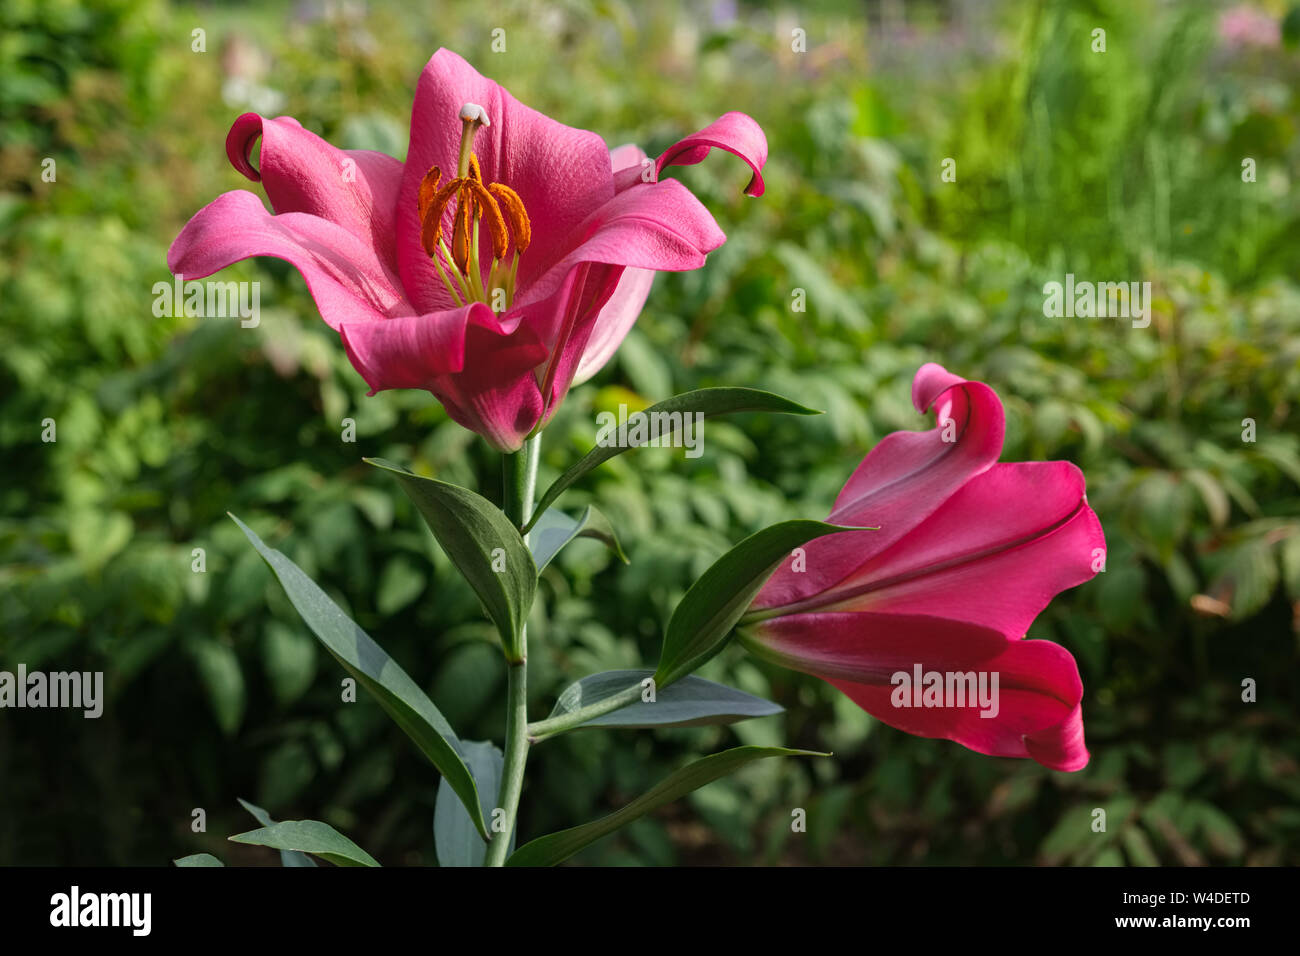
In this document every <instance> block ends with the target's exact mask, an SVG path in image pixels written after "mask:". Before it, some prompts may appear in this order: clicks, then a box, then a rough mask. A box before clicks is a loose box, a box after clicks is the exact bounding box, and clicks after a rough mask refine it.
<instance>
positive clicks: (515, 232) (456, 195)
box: [167, 50, 767, 451]
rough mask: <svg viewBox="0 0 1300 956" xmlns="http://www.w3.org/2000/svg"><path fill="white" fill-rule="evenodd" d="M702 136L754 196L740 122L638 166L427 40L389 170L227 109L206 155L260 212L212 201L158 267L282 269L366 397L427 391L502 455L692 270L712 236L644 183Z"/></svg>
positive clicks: (752, 130) (753, 158) (240, 198)
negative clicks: (238, 177)
mask: <svg viewBox="0 0 1300 956" xmlns="http://www.w3.org/2000/svg"><path fill="white" fill-rule="evenodd" d="M259 136H260V137H261V151H260V160H259V162H258V164H257V166H256V167H255V166H254V165H253V162H252V161H251V158H250V153H251V151H252V148H253V146H254V145H255V143H256V141H257V139H258V137H259ZM714 147H718V148H721V149H724V150H727V151H729V152H732V153H735V154H736V155H737V156H740V157H741V158H742V159H744V160H745V161H746V162H747V163H748V164H749V165H750V167H751V169H752V178H751V179H750V182H749V185H748V187H747V188H746V190H745V191H746V192H747V193H748V194H749V195H752V196H758V195H761V194H762V192H763V180H762V175H761V170H762V167H763V164H764V163H765V162H766V160H767V141H766V139H765V138H764V136H763V132H762V130H760V129H759V127H758V124H756V123H755V122H754V121H753V120H752V119H750V118H749V117H748V116H745V115H744V114H742V113H727V114H725V115H723V116H722V117H721V118H719V119H718V120H716V121H714V122H713V123H711V124H710V125H709V126H707V127H705V128H704V129H703V130H700V131H699V132H698V133H696V134H694V135H692V136H688V137H687V138H686V139H683V140H681V141H680V142H678V143H676V144H675V145H673V146H671V147H670V148H669V149H667V150H665V151H664V153H663V154H662V155H660V156H659V158H658V159H657V160H655V161H653V162H651V161H649V160H648V159H646V158H645V156H644V154H643V153H641V152H640V150H638V149H636V148H635V147H620V148H619V149H616V150H614V151H612V152H611V151H610V149H609V148H608V147H607V146H606V144H605V143H604V141H603V140H602V139H601V138H600V137H599V136H597V135H596V134H595V133H591V132H587V131H585V130H580V129H573V128H571V127H568V126H564V125H562V124H560V123H558V122H556V121H554V120H552V119H550V118H548V117H546V116H543V115H542V114H541V113H538V112H537V111H535V110H532V109H529V108H528V107H526V106H524V105H522V104H521V103H519V102H518V101H517V100H516V99H515V98H514V97H512V96H511V95H510V94H509V93H508V92H506V91H505V90H504V89H503V88H502V87H500V86H499V85H497V84H496V83H494V82H493V81H491V80H489V79H487V78H485V77H483V76H481V75H479V73H478V72H477V71H475V70H474V68H473V67H471V66H470V65H469V64H468V63H466V62H465V61H464V60H462V59H461V58H460V57H458V56H457V55H456V54H454V53H452V52H450V51H448V50H439V51H438V52H437V53H436V54H435V55H434V56H433V58H432V59H431V60H430V61H429V63H428V64H427V65H426V66H425V68H424V71H423V73H422V74H421V76H420V81H419V85H418V87H417V89H416V94H415V103H414V107H413V109H412V112H411V137H410V145H409V147H408V149H407V155H406V161H405V162H401V161H399V160H397V159H394V158H392V157H391V156H386V155H384V154H382V153H376V152H370V151H358V150H349V151H345V150H339V149H336V148H335V147H333V146H331V145H330V144H329V143H327V142H325V141H324V140H322V139H321V138H320V137H318V136H316V135H314V134H313V133H309V132H308V131H306V130H304V129H303V128H302V127H301V126H300V125H299V124H298V123H297V121H296V120H293V119H291V118H288V117H280V118H278V119H267V118H264V117H262V116H259V115H257V114H256V113H246V114H244V115H243V116H241V117H239V119H237V120H236V121H235V123H234V125H233V126H232V127H231V130H230V134H229V136H228V137H227V139H226V152H227V154H228V155H229V157H230V161H231V163H232V164H233V165H234V166H235V168H236V169H237V170H239V171H240V172H241V173H243V174H244V175H245V176H247V177H248V178H249V179H251V180H253V181H254V182H258V181H260V182H261V183H262V185H263V186H264V187H265V189H266V194H267V198H268V199H269V200H270V202H271V206H272V208H273V209H274V210H275V214H274V215H272V214H270V213H268V212H267V211H266V210H265V208H264V207H263V206H262V203H261V200H259V199H258V198H257V196H256V195H254V194H253V193H250V192H247V191H244V190H236V191H234V192H228V193H225V194H224V195H221V196H219V197H217V199H216V200H214V201H213V202H212V203H210V204H209V205H207V206H206V207H204V208H203V209H201V210H200V211H199V212H198V213H197V214H196V215H195V216H194V218H193V219H191V220H190V221H189V223H188V224H186V226H185V228H184V229H183V230H182V231H181V234H180V235H179V236H178V237H177V238H176V241H175V242H174V243H172V247H171V249H170V251H169V252H168V256H167V262H168V265H169V267H170V268H171V270H172V272H174V273H177V274H182V275H184V276H185V277H187V278H203V277H204V276H208V275H211V274H212V273H214V272H216V271H217V270H219V269H223V268H225V267H226V266H228V265H230V264H231V263H232V262H236V261H238V260H240V259H245V258H248V257H249V256H274V257H277V258H280V259H284V260H286V261H288V262H289V263H291V264H292V265H294V266H295V267H296V268H297V269H298V271H299V272H301V273H302V275H303V278H304V279H305V280H306V282H307V287H308V289H309V290H310V292H311V294H312V297H313V298H314V299H315V301H316V305H317V307H318V308H319V309H320V313H321V317H322V318H324V320H325V321H326V322H327V323H329V325H330V326H331V327H332V328H334V329H335V330H337V331H338V333H339V335H340V336H341V338H342V341H343V344H344V346H345V348H346V349H347V353H348V357H349V358H350V359H351V361H352V364H353V366H355V368H356V369H357V371H358V372H360V373H361V375H362V377H363V378H365V380H366V382H367V383H368V384H369V385H370V388H371V393H372V394H373V393H374V392H376V391H381V390H383V389H389V388H421V389H427V390H428V391H430V392H432V393H433V394H434V395H435V396H436V397H437V398H438V399H439V400H440V401H441V402H442V403H443V405H444V406H446V408H447V411H448V413H449V414H450V415H451V416H452V418H454V419H455V420H456V421H458V422H459V423H460V424H462V425H464V426H465V427H467V428H470V429H472V430H474V431H476V432H478V433H479V434H481V435H483V436H484V437H485V438H486V439H487V440H488V441H489V442H491V443H492V445H494V446H495V447H496V448H499V449H501V450H503V451H514V450H516V449H518V448H519V447H520V446H521V445H522V443H523V441H524V439H525V438H526V437H527V436H528V435H529V434H531V433H533V432H534V431H536V430H537V429H538V428H540V427H542V426H543V425H545V424H546V422H547V421H548V420H549V419H550V417H551V416H552V415H553V414H554V413H555V410H556V408H557V407H558V405H559V404H560V402H561V401H562V400H563V398H564V396H565V394H566V393H567V392H568V389H569V388H570V386H571V385H572V384H574V383H575V382H581V381H584V380H585V379H586V378H588V377H590V376H591V375H593V374H594V373H595V372H596V371H597V370H598V369H599V368H600V367H601V366H602V365H603V364H604V363H605V362H606V361H608V359H609V358H610V357H611V356H612V355H613V354H614V351H615V350H616V349H617V347H618V345H619V343H620V342H621V341H622V340H623V338H624V336H625V335H626V334H627V331H628V329H629V328H630V327H631V325H632V323H633V322H634V321H635V320H636V317H637V315H638V314H639V313H640V311H641V308H642V306H643V305H644V304H645V298H646V295H647V294H648V292H649V289H650V281H651V279H652V278H653V276H654V273H655V272H657V271H681V270H687V269H696V268H699V267H700V266H701V265H703V264H704V258H705V256H706V255H707V254H708V253H709V252H711V251H713V250H714V249H716V248H717V247H718V246H720V245H721V244H722V242H723V241H724V239H725V238H726V237H725V236H724V234H723V232H722V230H721V229H719V228H718V225H717V223H716V222H714V220H713V217H712V216H711V215H710V214H709V212H708V210H707V209H705V208H704V206H703V205H702V204H701V203H700V202H699V200H698V199H696V198H695V197H694V196H693V195H692V194H691V193H690V191H689V190H687V189H686V187H684V186H683V185H682V184H681V183H679V182H677V181H675V180H671V179H668V180H660V178H659V175H660V173H661V172H662V171H663V170H664V168H666V167H667V166H671V165H690V164H694V163H698V162H700V161H701V160H702V159H703V158H704V157H705V155H707V154H708V153H709V152H710V150H711V149H713V148H714Z"/></svg>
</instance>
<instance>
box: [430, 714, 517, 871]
mask: <svg viewBox="0 0 1300 956" xmlns="http://www.w3.org/2000/svg"><path fill="white" fill-rule="evenodd" d="M461 747H462V748H463V749H464V751H465V761H466V763H468V764H469V769H470V771H471V772H472V773H473V774H474V782H475V783H477V784H478V793H479V800H480V802H481V805H482V808H483V816H485V817H488V818H491V816H492V811H493V810H494V809H495V807H496V801H497V793H498V792H499V791H500V789H501V768H502V767H503V765H504V763H505V759H504V757H503V756H502V753H501V750H500V748H499V747H497V746H496V745H495V744H493V743H491V742H490V741H477V740H466V741H464V742H463V743H462V744H461ZM446 783H447V781H446V780H444V781H442V783H440V784H439V785H438V800H437V802H436V804H435V805H434V809H433V839H434V845H435V847H436V848H437V851H438V865H439V866H482V865H483V860H484V858H485V857H486V856H487V844H486V843H484V842H483V838H482V837H480V836H479V835H478V833H477V832H476V831H475V830H474V824H473V822H472V821H471V820H470V818H469V814H468V813H466V812H465V808H464V807H462V806H461V805H460V801H459V800H457V799H456V795H455V793H453V792H452V790H451V788H450V787H448V786H447V785H446ZM493 839H496V840H499V839H501V834H499V833H498V834H494V835H493ZM514 839H515V837H514V834H513V833H512V834H511V835H510V849H512V850H513V849H514Z"/></svg>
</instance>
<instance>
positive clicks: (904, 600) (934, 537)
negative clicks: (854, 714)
mask: <svg viewBox="0 0 1300 956" xmlns="http://www.w3.org/2000/svg"><path fill="white" fill-rule="evenodd" d="M1105 544H1106V542H1105V538H1104V537H1103V535H1102V531H1101V523H1100V522H1099V521H1098V520H1097V516H1096V514H1094V513H1093V511H1092V509H1091V508H1089V507H1088V504H1087V499H1086V498H1085V497H1084V481H1083V473H1082V472H1080V471H1079V469H1078V468H1076V467H1075V466H1074V465H1072V464H1070V463H1069V462H1065V461H1048V462H1018V463H1015V464H997V465H994V466H993V467H992V468H990V469H989V470H988V471H986V472H984V473H983V474H981V475H976V476H975V477H974V478H972V479H971V480H970V481H969V482H967V484H966V485H964V486H963V487H962V488H961V489H959V490H958V491H957V492H956V493H955V494H953V495H952V497H950V498H949V499H948V500H947V501H945V502H944V503H943V505H942V506H941V507H940V508H939V509H938V510H937V511H935V512H934V514H932V515H931V516H930V517H929V518H927V519H926V520H925V521H924V522H922V523H921V524H920V525H918V526H917V527H916V528H915V529H914V530H913V531H912V532H911V533H910V534H908V535H907V536H906V537H904V538H903V539H902V540H901V541H899V542H898V543H897V544H895V545H894V546H893V547H891V548H889V549H888V550H886V551H884V552H882V553H880V554H878V555H876V556H875V557H874V558H872V559H871V560H870V561H868V562H867V563H866V564H864V565H862V566H861V567H860V568H859V569H858V570H857V571H855V572H854V573H853V575H852V576H850V577H849V578H847V579H845V580H844V581H841V582H839V583H838V584H837V585H836V586H835V587H834V588H832V589H831V590H830V591H829V592H828V593H827V594H826V595H825V596H826V597H827V598H835V599H836V600H835V603H834V604H833V605H828V607H832V606H833V607H834V609H836V610H871V611H881V612H890V613H897V614H934V615H939V616H941V617H945V618H952V619H955V620H962V621H968V622H970V623H974V624H980V625H983V626H985V627H989V628H993V629H994V630H997V631H999V632H1000V633H1002V634H1003V635H1005V636H1006V637H1009V638H1019V637H1023V636H1024V634H1025V632H1026V631H1027V630H1028V629H1029V625H1030V624H1031V623H1032V622H1033V620H1034V618H1035V617H1037V616H1038V615H1039V613H1041V612H1042V610H1043V608H1045V607H1047V605H1048V603H1049V602H1050V601H1051V600H1052V598H1053V597H1055V596H1056V595H1057V594H1059V593H1060V592H1061V591H1064V590H1065V589H1067V588H1072V587H1075V586H1076V585H1078V584H1082V583H1083V582H1084V581H1087V580H1089V579H1090V578H1092V577H1093V576H1094V575H1095V574H1096V573H1097V572H1096V570H1095V567H1096V566H1097V562H1098V558H1099V557H1102V556H1104V554H1105Z"/></svg>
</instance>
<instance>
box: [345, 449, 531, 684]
mask: <svg viewBox="0 0 1300 956" xmlns="http://www.w3.org/2000/svg"><path fill="white" fill-rule="evenodd" d="M365 461H366V462H367V464H371V465H374V466H375V467H376V468H383V469H384V470H385V471H390V472H392V473H393V474H394V475H396V476H397V480H398V481H399V482H401V484H402V490H404V491H405V492H406V494H407V495H408V496H409V497H410V499H411V500H412V501H413V502H415V506H416V507H417V508H418V509H420V514H422V515H424V520H425V522H426V523H427V524H428V525H429V530H431V531H432V532H433V536H434V537H435V538H437V539H438V544H440V545H442V549H443V550H444V551H445V552H447V556H448V557H449V558H451V561H452V564H454V565H456V567H457V568H459V569H460V573H461V574H463V575H464V576H465V580H466V581H468V582H469V584H470V587H472V588H473V589H474V592H475V593H476V594H477V595H478V596H479V600H480V601H482V602H483V606H484V607H485V608H486V609H487V612H488V616H489V617H491V618H492V621H493V623H494V624H496V626H497V632H498V633H499V634H500V635H501V643H502V645H503V646H504V647H505V650H506V658H507V660H509V661H511V662H512V663H517V662H519V661H520V660H522V659H523V649H522V642H521V640H520V633H521V632H522V630H523V627H524V622H525V620H526V619H527V617H528V609H529V608H531V607H532V606H533V595H534V594H535V593H536V590H537V567H536V566H535V565H534V564H533V557H532V555H531V554H529V553H528V546H527V545H525V544H524V539H523V537H522V536H521V535H520V533H519V529H518V528H516V527H515V526H514V524H513V523H512V522H511V521H510V519H509V518H507V517H506V516H505V513H504V512H502V510H501V509H500V508H498V507H497V506H496V505H494V504H492V502H490V501H488V500H487V499H486V498H484V497H482V496H481V495H477V494H475V493H474V492H472V491H470V490H469V489H468V488H461V487H459V486H458V485H453V484H449V483H448V482H445V481H439V480H437V479H436V478H425V477H423V476H421V475H417V474H414V473H413V472H410V471H407V470H406V469H405V468H402V467H401V466H400V465H395V464H393V463H392V462H389V461H384V460H383V459H381V458H367V459H365Z"/></svg>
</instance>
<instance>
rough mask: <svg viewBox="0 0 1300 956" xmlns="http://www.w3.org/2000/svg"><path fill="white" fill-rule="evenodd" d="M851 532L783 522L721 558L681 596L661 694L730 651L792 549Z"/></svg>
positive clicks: (663, 663) (661, 669)
mask: <svg viewBox="0 0 1300 956" xmlns="http://www.w3.org/2000/svg"><path fill="white" fill-rule="evenodd" d="M849 530H853V529H850V528H843V527H840V526H839V525H833V524H826V523H825V522H823V521H808V520H803V519H799V520H795V521H783V522H781V523H780V524H774V525H772V526H771V527H767V528H764V529H763V530H762V531H759V532H758V533H756V534H752V535H750V536H749V537H748V538H746V539H745V540H744V541H742V542H740V544H738V545H736V546H735V547H734V548H732V549H731V550H730V551H728V552H727V553H726V554H724V555H723V556H722V557H720V558H718V560H717V561H715V562H714V563H713V565H712V566H711V567H710V568H709V569H708V570H707V571H705V572H704V574H702V575H701V576H700V579H699V580H698V581H696V582H695V583H694V584H692V585H691V587H690V590H688V591H687V592H686V594H685V595H683V596H682V600H681V602H680V603H679V604H678V605H677V608H676V609H675V610H674V611H673V616H672V617H671V618H670V619H669V621H668V631H667V633H666V634H665V635H664V649H663V653H662V654H661V655H660V657H659V666H658V668H656V670H655V683H656V684H657V685H658V687H659V689H660V691H662V690H663V689H664V688H665V687H667V686H668V685H669V684H671V683H673V681H676V680H678V679H679V678H681V677H684V676H686V675H687V674H689V673H691V671H693V670H695V669H696V668H698V667H700V665H702V664H704V662H705V661H707V660H709V658H711V657H713V656H714V655H715V654H717V653H718V652H719V651H721V650H722V649H723V647H725V646H726V644H727V640H728V639H729V638H730V636H731V629H732V627H734V626H735V624H736V622H737V621H738V620H740V618H741V615H743V614H744V613H745V609H746V608H748V607H749V603H750V602H751V601H752V600H753V599H754V595H756V594H758V592H759V590H760V589H761V588H762V587H763V584H764V583H765V582H766V581H767V579H768V578H769V577H771V576H772V572H774V571H775V570H776V569H777V567H778V566H779V565H780V563H781V561H783V560H784V559H785V558H786V557H787V556H788V555H789V553H790V551H791V550H792V549H794V548H797V547H799V546H800V545H801V544H805V543H807V542H808V541H811V540H812V539H814V538H820V537H822V536H823V535H827V534H834V533H835V532H837V531H849Z"/></svg>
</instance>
